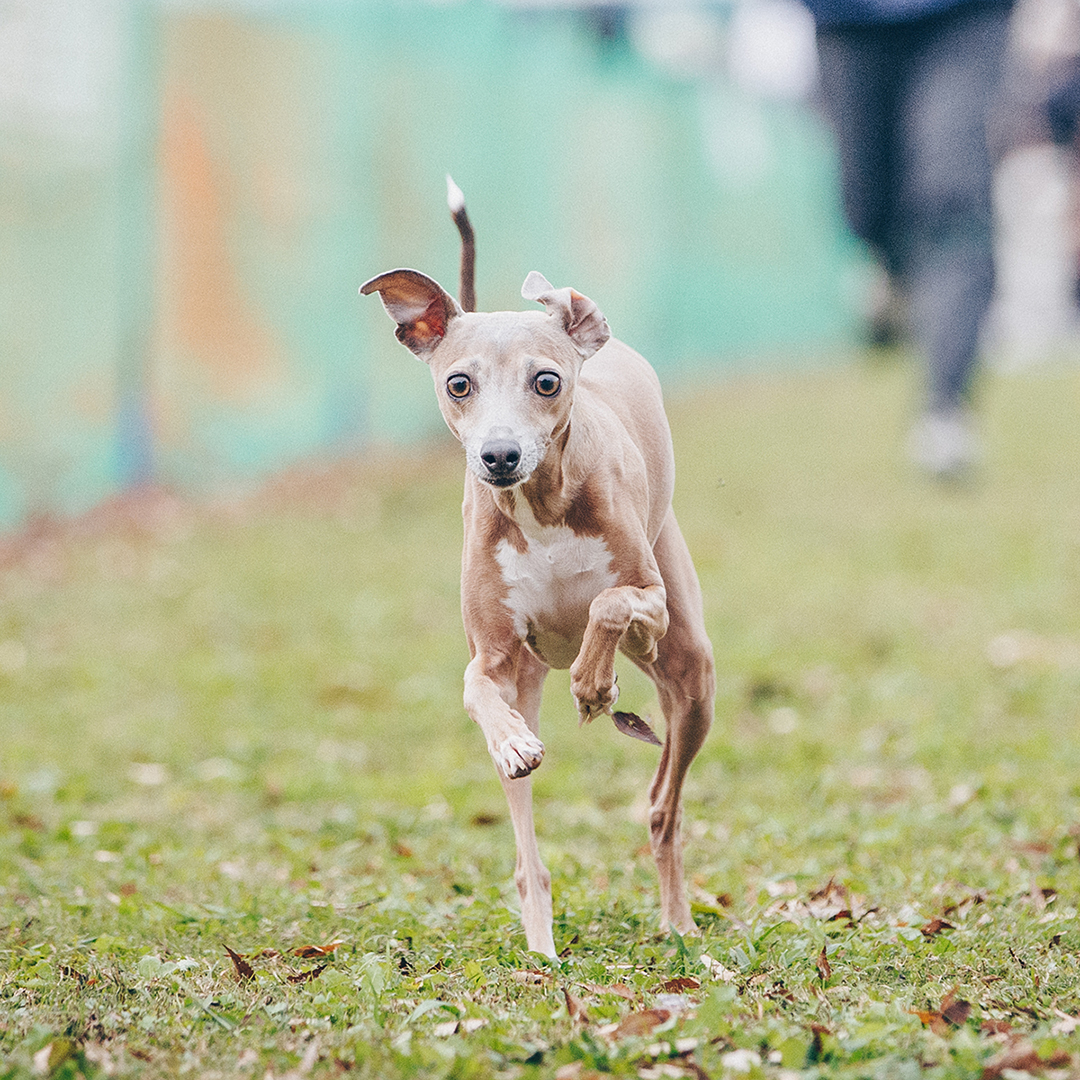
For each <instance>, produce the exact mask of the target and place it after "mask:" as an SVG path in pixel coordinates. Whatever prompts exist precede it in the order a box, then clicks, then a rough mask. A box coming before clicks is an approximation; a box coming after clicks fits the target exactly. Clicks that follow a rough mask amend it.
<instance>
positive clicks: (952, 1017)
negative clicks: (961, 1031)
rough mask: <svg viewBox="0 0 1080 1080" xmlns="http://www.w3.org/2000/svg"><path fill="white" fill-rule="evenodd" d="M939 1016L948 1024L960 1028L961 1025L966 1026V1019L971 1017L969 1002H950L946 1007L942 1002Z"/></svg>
mask: <svg viewBox="0 0 1080 1080" xmlns="http://www.w3.org/2000/svg"><path fill="white" fill-rule="evenodd" d="M941 1015H942V1017H943V1019H945V1020H947V1021H948V1022H949V1023H950V1024H953V1025H954V1026H955V1027H960V1026H961V1025H962V1024H966V1023H967V1021H968V1017H969V1016H971V1002H970V1001H950V1002H949V1003H948V1004H947V1005H946V1004H945V1003H944V1002H942V1008H941Z"/></svg>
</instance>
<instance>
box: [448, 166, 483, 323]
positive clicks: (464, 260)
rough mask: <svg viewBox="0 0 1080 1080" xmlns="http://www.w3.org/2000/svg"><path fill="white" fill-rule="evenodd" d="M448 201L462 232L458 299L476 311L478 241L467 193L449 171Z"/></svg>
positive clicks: (465, 307)
mask: <svg viewBox="0 0 1080 1080" xmlns="http://www.w3.org/2000/svg"><path fill="white" fill-rule="evenodd" d="M446 201H447V203H448V204H449V206H450V216H451V217H452V218H453V219H454V224H455V225H456V226H457V231H458V232H459V233H460V234H461V285H460V288H459V290H458V292H459V295H458V300H459V301H460V303H461V306H462V308H463V309H464V310H465V311H475V310H476V286H475V280H476V241H475V239H474V237H473V228H472V224H471V223H470V221H469V214H468V212H467V211H466V209H465V195H464V193H463V192H462V190H461V188H459V187H458V186H457V184H455V183H454V180H453V177H451V175H450V174H449V173H447V174H446Z"/></svg>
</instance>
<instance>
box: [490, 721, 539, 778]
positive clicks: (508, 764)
mask: <svg viewBox="0 0 1080 1080" xmlns="http://www.w3.org/2000/svg"><path fill="white" fill-rule="evenodd" d="M491 756H492V757H493V758H494V759H495V764H496V765H497V766H498V768H499V771H500V772H501V773H502V774H503V776H505V777H507V778H508V779H510V780H518V779H520V778H521V777H522V776H528V775H529V773H531V772H532V771H533V769H535V768H536V767H537V766H538V765H539V764H540V762H541V761H543V760H544V744H543V743H542V742H541V741H540V740H539V739H538V738H537V737H536V736H535V735H533V734H531V733H525V734H520V735H511V736H510V737H509V738H508V739H504V740H503V741H502V742H501V743H500V744H499V745H498V747H496V748H495V749H494V750H492V752H491Z"/></svg>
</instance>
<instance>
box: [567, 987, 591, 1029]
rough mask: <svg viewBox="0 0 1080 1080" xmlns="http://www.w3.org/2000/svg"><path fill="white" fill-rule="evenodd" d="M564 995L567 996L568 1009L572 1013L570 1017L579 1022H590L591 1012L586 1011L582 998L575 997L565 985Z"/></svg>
mask: <svg viewBox="0 0 1080 1080" xmlns="http://www.w3.org/2000/svg"><path fill="white" fill-rule="evenodd" d="M563 997H565V998H566V1011H567V1012H568V1013H569V1014H570V1019H571V1020H574V1021H576V1022H577V1023H579V1024H587V1023H589V1014H588V1013H587V1012H586V1011H585V1006H584V1004H583V1003H582V1002H581V1000H580V998H576V997H574V995H573V994H571V993H570V991H569V990H567V989H566V987H565V986H564V987H563Z"/></svg>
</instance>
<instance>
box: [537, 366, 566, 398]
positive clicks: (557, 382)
mask: <svg viewBox="0 0 1080 1080" xmlns="http://www.w3.org/2000/svg"><path fill="white" fill-rule="evenodd" d="M533 386H534V387H535V388H536V392H537V393H538V394H539V395H540V396H541V397H554V396H555V395H556V394H557V393H558V392H559V387H560V386H562V379H560V378H559V376H558V375H556V374H555V372H554V371H541V372H540V374H539V375H537V376H536V378H535V379H534V380H533Z"/></svg>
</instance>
